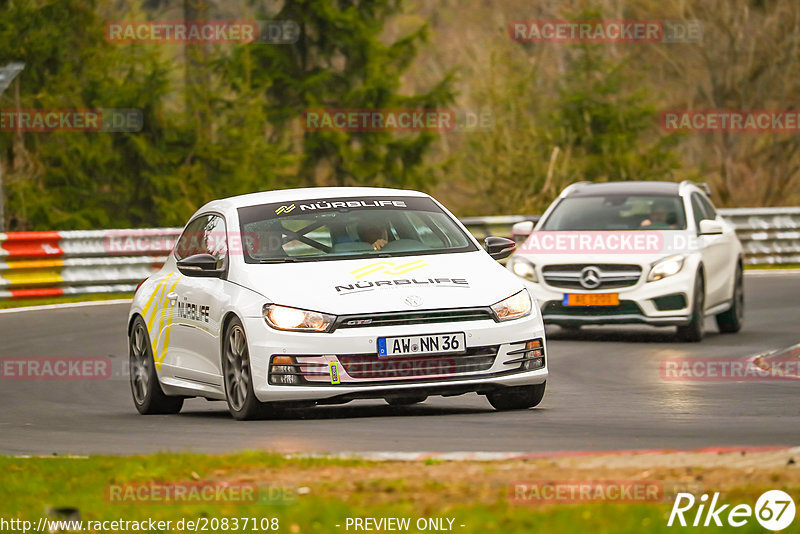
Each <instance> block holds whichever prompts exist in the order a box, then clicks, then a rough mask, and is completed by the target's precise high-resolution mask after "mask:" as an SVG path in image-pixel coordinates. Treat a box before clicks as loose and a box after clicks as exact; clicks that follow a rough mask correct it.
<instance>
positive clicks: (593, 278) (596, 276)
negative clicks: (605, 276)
mask: <svg viewBox="0 0 800 534" xmlns="http://www.w3.org/2000/svg"><path fill="white" fill-rule="evenodd" d="M580 282H581V285H582V286H583V287H585V288H586V289H597V288H598V287H600V270H599V269H598V268H597V267H584V268H583V270H582V271H581V278H580Z"/></svg>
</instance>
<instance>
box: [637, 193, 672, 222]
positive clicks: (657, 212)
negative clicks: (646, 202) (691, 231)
mask: <svg viewBox="0 0 800 534" xmlns="http://www.w3.org/2000/svg"><path fill="white" fill-rule="evenodd" d="M672 207H673V206H672V203H671V202H669V201H667V200H656V201H654V202H653V203H652V204H651V205H650V216H649V217H648V218H647V219H645V220H643V221H642V222H641V224H640V226H642V227H648V226H652V227H656V228H667V227H669V228H675V227H677V226H678V223H677V221H675V214H674V213H673V212H672Z"/></svg>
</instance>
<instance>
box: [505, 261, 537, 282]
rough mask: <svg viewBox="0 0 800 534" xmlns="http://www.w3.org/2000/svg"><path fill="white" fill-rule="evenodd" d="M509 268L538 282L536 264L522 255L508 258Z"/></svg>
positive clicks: (518, 274) (525, 277)
mask: <svg viewBox="0 0 800 534" xmlns="http://www.w3.org/2000/svg"><path fill="white" fill-rule="evenodd" d="M508 268H509V269H511V272H513V273H514V274H516V275H517V276H519V277H520V278H524V279H525V280H528V281H531V282H538V281H539V280H538V278H536V266H535V265H534V264H532V263H531V262H530V261H528V260H527V259H525V258H523V257H522V256H513V257H512V258H511V259H509V260H508Z"/></svg>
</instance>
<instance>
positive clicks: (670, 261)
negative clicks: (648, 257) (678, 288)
mask: <svg viewBox="0 0 800 534" xmlns="http://www.w3.org/2000/svg"><path fill="white" fill-rule="evenodd" d="M684 261H686V256H680V255H675V256H667V257H666V258H662V259H660V260H658V261H657V262H655V263H653V264H652V266H651V267H650V274H648V275H647V281H648V282H654V281H656V280H661V279H662V278H666V277H668V276H672V275H673V274H678V273H679V272H681V269H683V262H684Z"/></svg>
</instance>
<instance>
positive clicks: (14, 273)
mask: <svg viewBox="0 0 800 534" xmlns="http://www.w3.org/2000/svg"><path fill="white" fill-rule="evenodd" d="M719 212H720V215H722V216H723V217H725V218H726V219H727V220H729V221H731V222H732V223H733V224H734V226H735V227H736V232H737V234H738V236H739V239H741V241H742V245H743V246H744V249H745V253H746V254H747V257H746V262H747V263H748V264H750V265H766V264H794V263H800V208H741V209H724V210H719ZM538 217H539V216H538V215H502V216H495V217H466V218H464V219H462V222H463V223H464V225H465V226H467V228H469V230H470V231H471V232H472V233H473V234H474V235H475V237H477V238H478V239H483V238H484V237H486V236H488V235H504V236H510V235H511V226H512V225H514V224H515V223H517V222H521V221H535V220H537V219H538ZM180 232H181V229H180V228H154V229H145V230H91V231H66V232H12V233H7V234H2V233H0V299H10V298H29V297H57V296H61V295H77V294H85V293H116V292H123V293H126V292H132V291H133V290H134V289H135V288H136V285H137V284H138V283H139V282H140V281H142V280H144V279H145V278H147V277H148V276H149V275H150V274H151V273H152V272H153V271H155V270H157V269H158V268H160V267H161V265H162V264H163V262H164V259H165V257H166V256H167V254H168V253H169V252H170V251H171V250H172V248H173V246H174V244H175V240H176V239H177V238H178V235H180Z"/></svg>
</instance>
